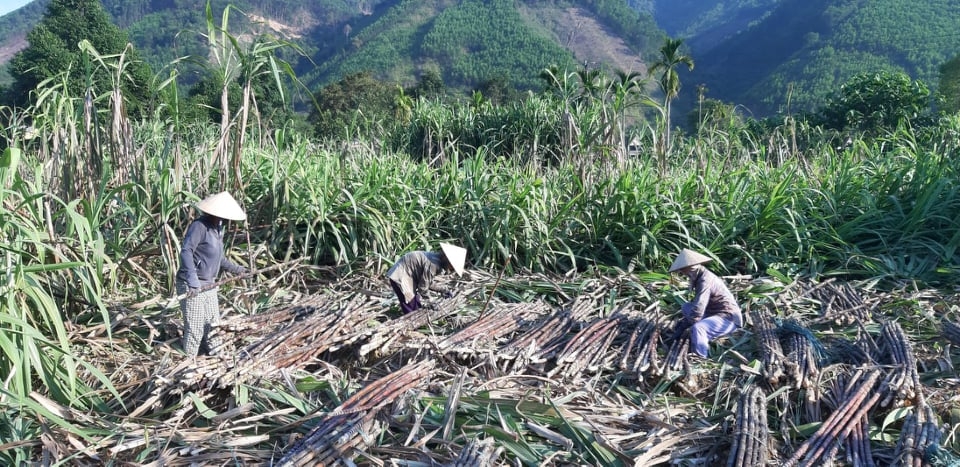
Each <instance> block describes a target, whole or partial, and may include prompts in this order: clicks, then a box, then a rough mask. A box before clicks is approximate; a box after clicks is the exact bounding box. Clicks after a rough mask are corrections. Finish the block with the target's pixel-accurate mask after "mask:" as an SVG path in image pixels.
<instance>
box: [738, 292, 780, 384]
mask: <svg viewBox="0 0 960 467" xmlns="http://www.w3.org/2000/svg"><path fill="white" fill-rule="evenodd" d="M747 314H748V316H750V321H751V322H752V324H753V332H754V334H755V335H756V336H757V345H758V350H759V351H760V357H761V359H760V363H762V364H763V374H764V376H765V377H766V379H767V383H768V384H770V385H771V386H775V385H777V384H778V383H779V382H780V378H782V377H783V374H784V373H783V368H784V364H783V359H784V355H783V347H782V346H781V345H780V338H779V336H778V335H777V327H776V325H774V323H773V319H772V318H771V317H770V316H769V314H768V313H766V312H765V311H763V310H762V309H757V310H750V311H748V312H747Z"/></svg>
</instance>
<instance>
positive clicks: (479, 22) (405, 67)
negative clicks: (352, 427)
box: [0, 0, 960, 117]
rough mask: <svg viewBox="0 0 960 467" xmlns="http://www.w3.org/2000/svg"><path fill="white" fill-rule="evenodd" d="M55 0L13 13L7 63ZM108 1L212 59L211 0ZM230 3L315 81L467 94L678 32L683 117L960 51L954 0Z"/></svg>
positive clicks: (810, 92)
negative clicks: (699, 104)
mask: <svg viewBox="0 0 960 467" xmlns="http://www.w3.org/2000/svg"><path fill="white" fill-rule="evenodd" d="M49 1H50V0H36V1H34V2H33V3H31V4H30V5H28V6H27V7H24V8H22V9H21V10H18V11H16V12H14V13H11V14H8V15H6V16H4V17H2V18H0V63H3V62H5V61H6V60H8V59H9V57H10V56H12V53H13V52H14V51H16V50H19V48H18V47H20V48H22V46H23V45H24V44H25V43H24V37H25V35H26V32H27V31H28V30H29V29H30V28H31V27H32V25H33V24H35V23H36V21H37V20H39V18H40V16H41V15H42V13H43V11H44V7H45V5H46V4H47V3H48V2H49ZM102 3H103V5H104V7H105V8H106V10H107V12H108V13H110V14H111V15H112V17H113V18H114V20H115V21H116V22H117V24H118V25H119V26H121V27H122V28H125V29H126V30H127V31H128V34H129V36H130V38H131V40H132V41H134V44H135V45H136V46H137V48H138V49H139V50H141V52H142V56H144V57H147V59H148V60H150V61H151V65H152V66H153V68H154V70H160V69H161V68H162V67H163V66H165V65H167V64H169V63H171V62H173V61H174V60H175V59H177V58H178V57H183V56H187V55H195V56H203V55H204V54H205V46H204V39H203V36H202V32H204V31H205V30H206V26H205V17H204V5H205V3H206V2H205V0H103V1H102ZM228 3H229V4H231V5H234V6H236V7H237V8H238V10H239V11H242V12H243V13H244V14H239V12H238V13H236V14H233V15H232V16H231V22H230V25H229V30H230V33H231V34H234V35H236V36H237V37H240V38H242V37H250V34H251V33H269V34H271V35H274V36H276V37H280V38H284V39H287V40H290V41H293V42H295V43H297V44H299V45H300V46H301V47H302V48H303V50H304V51H306V53H307V54H308V55H309V58H301V57H299V56H298V55H295V54H293V53H290V52H287V55H286V56H284V57H283V58H285V59H287V60H288V61H290V62H292V63H294V64H295V68H296V71H297V72H298V74H299V75H300V76H301V77H302V79H303V80H304V81H305V82H306V83H307V84H308V85H309V86H310V87H311V88H316V87H317V86H319V85H322V84H326V83H330V82H334V81H336V80H338V79H340V78H342V77H344V76H347V75H349V74H351V73H355V72H358V71H371V72H372V73H373V74H374V76H376V77H378V78H380V79H384V80H389V81H393V82H397V83H399V84H403V85H411V84H413V83H414V82H416V81H417V79H418V78H419V77H421V76H423V74H424V73H425V72H427V71H430V72H439V73H440V75H441V77H442V79H443V81H444V83H445V84H446V85H447V86H448V87H453V88H461V89H464V90H467V89H472V88H476V87H477V86H478V85H480V84H482V83H484V82H485V81H487V80H491V79H499V80H504V79H505V80H507V81H508V82H509V83H510V84H511V85H513V86H515V87H518V88H521V89H522V88H531V87H535V86H537V85H538V84H539V81H538V79H537V75H538V73H539V71H540V70H542V69H543V68H544V67H546V66H549V65H561V66H564V65H566V66H569V67H582V66H584V65H586V66H588V67H601V66H602V67H607V68H609V69H621V70H626V71H643V70H644V69H645V66H644V58H647V57H656V56H657V55H658V48H659V46H660V45H661V44H662V41H663V37H664V36H665V35H669V36H671V37H682V38H684V39H685V44H686V45H687V46H688V47H689V54H690V55H691V56H692V57H693V58H694V60H695V62H696V67H695V69H694V70H693V71H692V72H687V71H686V70H685V69H684V70H680V72H681V80H682V83H683V88H682V89H681V93H680V100H679V101H678V102H677V103H676V109H677V111H676V112H675V113H674V115H676V116H678V117H679V116H681V115H682V112H683V110H684V108H692V105H693V100H694V99H695V98H696V95H695V92H693V91H692V90H693V89H695V88H696V86H698V85H701V84H702V85H703V86H704V88H705V89H706V90H707V91H706V96H707V97H710V98H716V99H720V100H723V101H726V102H732V103H736V104H741V105H743V108H745V109H747V110H748V111H749V112H751V113H752V114H753V115H756V116H764V115H770V114H772V113H776V112H787V111H789V112H795V111H801V110H811V109H815V108H817V107H818V106H819V105H821V104H822V103H823V102H824V98H825V97H826V96H827V95H829V94H830V93H831V92H833V91H835V90H837V89H838V88H839V86H840V85H841V84H843V83H845V82H846V81H847V80H849V79H850V78H851V77H852V76H853V75H854V74H856V73H858V72H872V71H880V70H887V71H903V72H906V73H907V74H908V75H910V76H912V77H913V78H915V79H920V80H923V81H924V82H925V83H926V84H927V85H928V86H930V87H931V88H933V87H935V86H936V85H937V80H938V67H939V66H940V65H941V64H942V63H944V62H946V61H947V60H949V59H950V58H952V57H954V56H956V55H957V54H958V53H960V47H958V46H957V45H956V44H957V38H958V37H960V35H958V33H957V32H956V31H958V30H960V2H956V1H954V0H870V1H868V0H731V1H723V2H721V1H717V0H625V1H610V0H520V1H512V0H314V1H303V0H235V1H231V2H227V1H223V0H215V1H214V2H213V11H214V16H215V18H214V21H215V22H216V23H217V24H219V23H220V17H219V15H220V12H221V11H223V8H224V7H225V6H226V5H227V4H228ZM664 31H665V32H664ZM0 80H2V76H0Z"/></svg>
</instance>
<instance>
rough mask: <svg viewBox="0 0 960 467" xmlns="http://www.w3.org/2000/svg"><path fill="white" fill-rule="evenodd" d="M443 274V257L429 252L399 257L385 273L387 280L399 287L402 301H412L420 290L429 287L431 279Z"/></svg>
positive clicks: (417, 252) (412, 253) (413, 252)
mask: <svg viewBox="0 0 960 467" xmlns="http://www.w3.org/2000/svg"><path fill="white" fill-rule="evenodd" d="M442 272H443V255H441V254H440V253H433V252H429V251H411V252H409V253H407V254H405V255H403V256H401V257H400V259H399V260H397V262H396V263H395V264H394V265H393V266H392V267H391V268H390V270H388V271H387V278H388V279H390V280H392V281H394V282H396V283H397V284H398V285H400V290H401V291H403V299H404V301H406V302H409V301H410V300H413V298H414V297H415V296H416V295H417V291H418V290H420V289H426V288H429V287H430V284H431V283H432V282H433V278H434V277H436V276H437V274H440V273H442Z"/></svg>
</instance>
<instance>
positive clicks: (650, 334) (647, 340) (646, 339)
mask: <svg viewBox="0 0 960 467" xmlns="http://www.w3.org/2000/svg"><path fill="white" fill-rule="evenodd" d="M661 321H662V318H661V317H660V316H659V314H658V315H656V316H655V317H654V318H653V319H648V318H645V317H640V318H638V319H635V320H634V322H635V324H634V328H633V332H631V333H630V337H629V338H628V339H627V343H626V344H625V345H624V346H623V358H622V359H621V360H620V370H621V371H624V372H628V373H630V374H632V375H634V376H636V377H637V379H638V380H640V381H643V378H644V376H643V374H644V373H645V372H647V371H648V370H650V369H655V368H657V367H658V365H659V362H660V361H659V357H658V352H657V349H658V346H659V343H660V327H661V325H662V323H661Z"/></svg>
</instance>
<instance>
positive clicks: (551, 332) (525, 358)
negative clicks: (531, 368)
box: [497, 309, 573, 372]
mask: <svg viewBox="0 0 960 467" xmlns="http://www.w3.org/2000/svg"><path fill="white" fill-rule="evenodd" d="M572 327H573V317H572V316H571V315H570V311H569V310H566V309H561V310H558V311H557V312H556V313H554V314H552V315H550V316H549V317H547V318H546V319H543V320H541V321H540V322H539V323H538V324H536V325H534V326H533V327H532V328H531V329H529V330H528V331H526V332H524V333H523V334H521V335H519V336H517V337H515V338H514V339H513V340H511V341H510V342H509V343H507V344H506V345H505V346H503V347H501V348H500V351H498V352H497V357H498V358H500V359H503V360H504V361H505V364H504V371H507V372H517V371H520V370H521V369H522V368H524V367H525V366H527V365H529V364H531V363H532V364H536V365H542V364H543V363H544V362H546V361H547V360H548V359H550V358H551V357H553V356H554V354H555V353H556V352H557V351H558V350H559V345H560V343H562V342H563V338H564V336H566V335H567V332H569V331H570V329H571V328H572ZM507 367H509V368H507Z"/></svg>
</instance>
